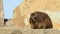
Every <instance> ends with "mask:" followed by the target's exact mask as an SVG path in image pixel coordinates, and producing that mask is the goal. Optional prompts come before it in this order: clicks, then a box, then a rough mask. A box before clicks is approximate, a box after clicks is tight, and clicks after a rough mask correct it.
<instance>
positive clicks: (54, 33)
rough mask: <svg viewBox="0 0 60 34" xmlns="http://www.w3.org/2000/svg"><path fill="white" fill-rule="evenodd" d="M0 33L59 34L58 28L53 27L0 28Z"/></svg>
mask: <svg viewBox="0 0 60 34" xmlns="http://www.w3.org/2000/svg"><path fill="white" fill-rule="evenodd" d="M0 34H60V31H59V30H55V29H48V30H45V29H37V30H34V29H32V30H29V29H28V30H26V31H24V30H8V29H2V30H0Z"/></svg>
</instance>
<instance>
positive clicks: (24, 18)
mask: <svg viewBox="0 0 60 34" xmlns="http://www.w3.org/2000/svg"><path fill="white" fill-rule="evenodd" d="M59 5H60V1H59V0H24V1H23V2H22V4H21V5H19V6H18V7H16V8H15V10H14V17H13V19H12V21H13V23H14V24H15V25H16V26H19V27H25V26H27V27H28V28H29V27H30V25H29V17H30V14H31V13H32V12H35V11H41V12H44V13H47V14H48V15H49V17H50V18H51V20H52V23H53V28H57V29H59V28H60V11H59V10H60V6H59Z"/></svg>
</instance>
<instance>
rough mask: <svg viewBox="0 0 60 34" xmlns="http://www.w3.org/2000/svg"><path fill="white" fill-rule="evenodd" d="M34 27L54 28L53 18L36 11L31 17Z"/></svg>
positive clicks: (32, 26) (31, 23)
mask: <svg viewBox="0 0 60 34" xmlns="http://www.w3.org/2000/svg"><path fill="white" fill-rule="evenodd" d="M29 22H30V25H31V28H32V29H49V28H53V25H52V22H51V19H50V18H49V16H48V15H47V14H46V13H42V12H34V13H32V14H31V16H30V19H29Z"/></svg>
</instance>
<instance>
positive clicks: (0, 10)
mask: <svg viewBox="0 0 60 34" xmlns="http://www.w3.org/2000/svg"><path fill="white" fill-rule="evenodd" d="M3 19H4V14H3V0H0V26H3V25H4V21H3Z"/></svg>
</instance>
